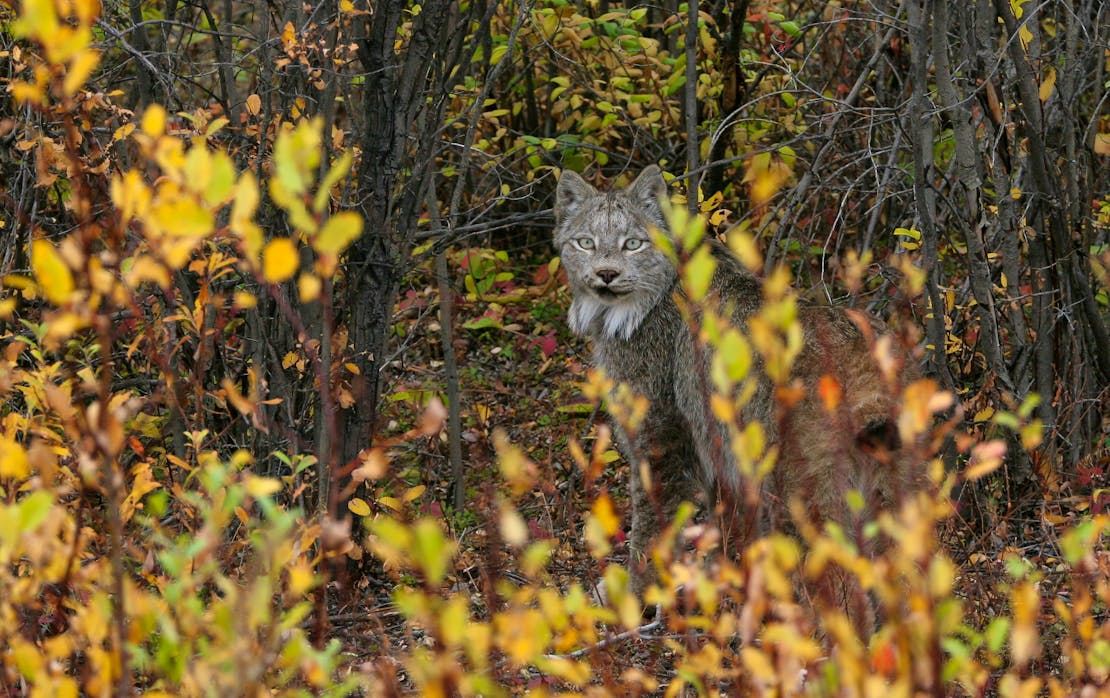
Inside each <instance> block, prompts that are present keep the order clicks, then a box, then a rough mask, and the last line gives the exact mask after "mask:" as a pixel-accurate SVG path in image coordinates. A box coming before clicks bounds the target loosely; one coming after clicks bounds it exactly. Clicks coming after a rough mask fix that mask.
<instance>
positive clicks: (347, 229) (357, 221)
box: [312, 211, 362, 255]
mask: <svg viewBox="0 0 1110 698" xmlns="http://www.w3.org/2000/svg"><path fill="white" fill-rule="evenodd" d="M361 234H362V218H361V217H360V216H359V215H358V214H357V213H355V212H354V211H341V212H340V213H337V214H335V215H334V216H332V217H331V218H329V219H328V222H327V223H325V224H324V227H323V228H322V229H321V230H320V232H319V233H318V234H317V235H316V236H315V237H313V238H312V246H313V247H314V248H316V251H317V252H319V253H320V254H332V255H338V254H340V253H342V252H343V250H345V249H347V246H348V245H350V244H351V243H352V242H354V241H355V240H356V239H358V236H359V235H361Z"/></svg>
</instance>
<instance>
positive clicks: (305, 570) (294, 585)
mask: <svg viewBox="0 0 1110 698" xmlns="http://www.w3.org/2000/svg"><path fill="white" fill-rule="evenodd" d="M314 586H316V574H315V573H314V572H313V571H312V568H311V567H309V566H308V565H307V564H305V563H303V562H300V563H297V564H295V565H293V566H291V567H290V568H289V591H290V593H291V594H292V595H293V596H301V595H303V594H304V593H305V592H307V591H308V590H309V589H311V588H312V587H314Z"/></svg>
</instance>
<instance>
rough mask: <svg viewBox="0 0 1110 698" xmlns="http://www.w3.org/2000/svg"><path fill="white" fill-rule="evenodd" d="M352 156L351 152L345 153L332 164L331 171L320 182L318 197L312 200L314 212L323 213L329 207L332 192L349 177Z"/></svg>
mask: <svg viewBox="0 0 1110 698" xmlns="http://www.w3.org/2000/svg"><path fill="white" fill-rule="evenodd" d="M351 160H352V156H351V153H350V151H348V152H345V153H343V154H342V155H340V156H339V159H337V160H336V161H335V162H333V163H332V165H331V169H329V170H328V173H327V174H326V175H324V178H323V179H322V180H320V188H319V189H317V190H316V196H315V197H313V199H312V210H313V211H315V212H316V213H322V212H323V211H324V208H325V207H327V205H328V200H329V199H330V198H331V190H332V189H333V188H334V187H335V185H336V184H338V183H339V181H340V180H341V179H343V178H344V177H346V176H347V173H348V172H349V171H350V170H351Z"/></svg>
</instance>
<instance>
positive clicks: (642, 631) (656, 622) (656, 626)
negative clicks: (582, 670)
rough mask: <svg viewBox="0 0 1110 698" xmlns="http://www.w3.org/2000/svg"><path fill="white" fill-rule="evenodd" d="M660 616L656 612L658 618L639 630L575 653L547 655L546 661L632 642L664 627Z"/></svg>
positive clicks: (576, 656) (610, 638) (574, 657)
mask: <svg viewBox="0 0 1110 698" xmlns="http://www.w3.org/2000/svg"><path fill="white" fill-rule="evenodd" d="M659 615H660V614H659V611H658V610H656V618H655V620H653V621H651V622H650V623H645V624H644V625H641V626H639V627H638V628H633V629H632V630H625V631H624V632H623V633H617V634H616V635H610V636H609V637H607V638H605V639H604V640H599V641H597V642H595V643H594V644H592V645H589V646H588V647H583V648H581V649H577V650H574V651H573V652H568V653H566V654H545V655H543V656H544V659H578V658H579V657H584V656H586V655H587V654H589V653H590V652H595V651H597V650H601V649H605V648H606V647H609V646H611V645H615V644H617V643H619V642H624V641H625V640H631V639H632V638H636V637H640V636H642V635H644V634H645V633H650V632H653V631H655V630H658V629H659V628H661V627H663V620H662V619H661V618H660V617H659Z"/></svg>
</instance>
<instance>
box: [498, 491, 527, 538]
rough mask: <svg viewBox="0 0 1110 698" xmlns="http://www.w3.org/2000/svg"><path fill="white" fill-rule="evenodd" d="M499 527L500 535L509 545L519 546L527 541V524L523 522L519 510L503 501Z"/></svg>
mask: <svg viewBox="0 0 1110 698" xmlns="http://www.w3.org/2000/svg"><path fill="white" fill-rule="evenodd" d="M499 528H500V529H501V537H502V538H504V539H505V542H506V543H508V544H509V545H512V546H514V547H518V548H519V547H520V546H522V545H524V544H525V543H527V542H528V524H526V523H525V522H524V519H523V518H522V517H521V516H520V512H518V511H517V510H516V509H514V508H513V507H512V506H510V505H509V504H507V503H504V502H503V503H502V504H501V516H500V525H499Z"/></svg>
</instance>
